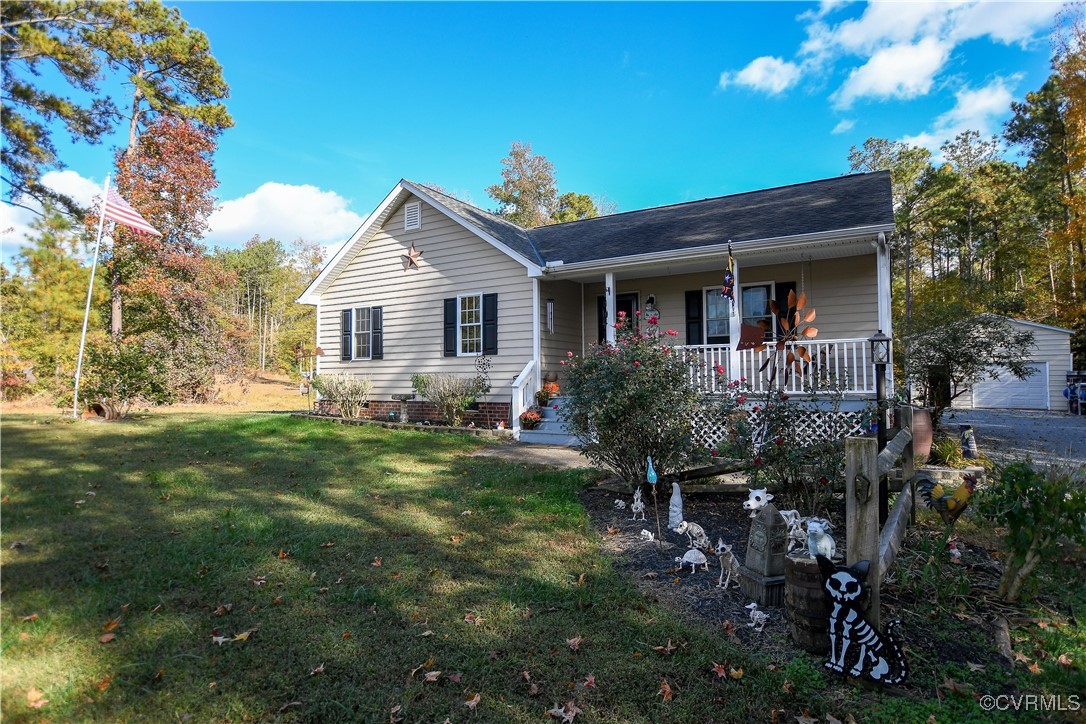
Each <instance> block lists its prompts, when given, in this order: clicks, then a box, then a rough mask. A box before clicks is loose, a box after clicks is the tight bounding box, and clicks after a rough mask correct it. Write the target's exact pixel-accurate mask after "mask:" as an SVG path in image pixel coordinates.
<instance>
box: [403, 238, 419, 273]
mask: <svg viewBox="0 0 1086 724" xmlns="http://www.w3.org/2000/svg"><path fill="white" fill-rule="evenodd" d="M400 258H401V259H403V270H404V271H407V270H408V269H410V268H411V267H415V268H416V269H418V268H419V259H421V258H422V251H415V242H413V241H412V242H411V251H409V252H407V253H406V254H401V255H400Z"/></svg>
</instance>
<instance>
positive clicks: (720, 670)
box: [709, 661, 728, 679]
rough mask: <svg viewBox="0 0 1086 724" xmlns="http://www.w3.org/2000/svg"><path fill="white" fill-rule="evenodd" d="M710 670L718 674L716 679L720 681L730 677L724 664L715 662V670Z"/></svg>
mask: <svg viewBox="0 0 1086 724" xmlns="http://www.w3.org/2000/svg"><path fill="white" fill-rule="evenodd" d="M709 670H710V671H712V672H713V673H714V674H716V678H718V679H723V678H724V677H725V676H727V675H728V670H727V669H726V668H725V667H724V664H718V663H717V662H715V661H714V662H713V668H711V669H709Z"/></svg>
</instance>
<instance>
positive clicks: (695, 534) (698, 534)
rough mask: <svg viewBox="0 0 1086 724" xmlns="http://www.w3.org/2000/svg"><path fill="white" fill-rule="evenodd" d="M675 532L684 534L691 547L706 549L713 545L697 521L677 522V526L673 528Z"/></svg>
mask: <svg viewBox="0 0 1086 724" xmlns="http://www.w3.org/2000/svg"><path fill="white" fill-rule="evenodd" d="M675 532H676V533H678V534H679V535H685V536H686V538H687V540H689V541H690V547H691V548H695V547H696V548H704V549H706V550H708V549H710V548H712V547H713V544H712V543H710V542H709V536H707V535H705V529H704V528H702V527H701V526H700V525H698V524H697V523H691V522H690V521H687V520H684V521H683V522H682V523H680V524H679V527H678V528H676V529H675Z"/></svg>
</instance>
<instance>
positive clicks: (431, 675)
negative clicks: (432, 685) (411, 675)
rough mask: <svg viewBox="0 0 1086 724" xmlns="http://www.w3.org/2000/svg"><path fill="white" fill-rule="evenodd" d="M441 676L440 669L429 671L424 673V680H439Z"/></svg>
mask: <svg viewBox="0 0 1086 724" xmlns="http://www.w3.org/2000/svg"><path fill="white" fill-rule="evenodd" d="M440 678H441V672H440V671H427V672H426V673H425V674H424V675H423V677H422V680H423V681H437V680H438V679H440Z"/></svg>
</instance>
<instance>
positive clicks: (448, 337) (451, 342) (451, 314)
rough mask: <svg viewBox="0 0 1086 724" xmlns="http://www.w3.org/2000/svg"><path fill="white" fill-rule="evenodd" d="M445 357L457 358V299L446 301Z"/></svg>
mask: <svg viewBox="0 0 1086 724" xmlns="http://www.w3.org/2000/svg"><path fill="white" fill-rule="evenodd" d="M445 356H446V357H455V356H456V297H453V298H451V299H446V300H445Z"/></svg>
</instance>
